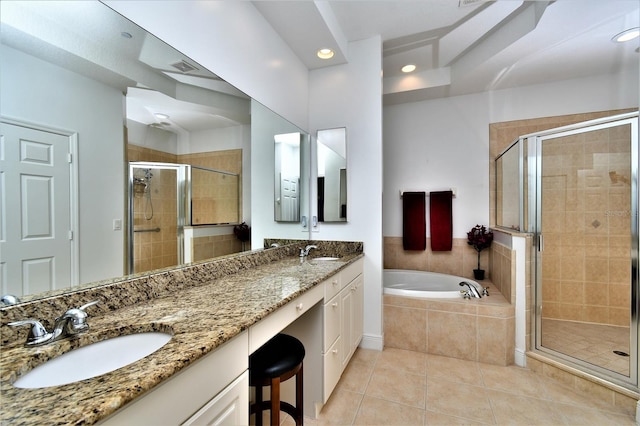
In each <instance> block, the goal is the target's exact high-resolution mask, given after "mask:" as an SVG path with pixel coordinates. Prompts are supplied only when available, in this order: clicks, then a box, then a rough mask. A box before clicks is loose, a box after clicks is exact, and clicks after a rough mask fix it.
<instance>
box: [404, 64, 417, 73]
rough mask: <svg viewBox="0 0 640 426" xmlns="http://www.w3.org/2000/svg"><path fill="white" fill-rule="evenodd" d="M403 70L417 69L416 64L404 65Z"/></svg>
mask: <svg viewBox="0 0 640 426" xmlns="http://www.w3.org/2000/svg"><path fill="white" fill-rule="evenodd" d="M401 70H402V72H413V71H415V70H416V66H415V65H413V64H408V65H405V66H404V67H402V68H401Z"/></svg>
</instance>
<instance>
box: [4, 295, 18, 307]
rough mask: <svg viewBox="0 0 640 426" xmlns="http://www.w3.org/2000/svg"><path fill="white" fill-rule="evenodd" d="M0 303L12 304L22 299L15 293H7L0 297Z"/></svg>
mask: <svg viewBox="0 0 640 426" xmlns="http://www.w3.org/2000/svg"><path fill="white" fill-rule="evenodd" d="M0 303H2V304H3V305H7V306H11V305H15V304H18V303H20V299H18V298H17V297H16V296H14V295H13V294H5V295H3V296H2V297H0Z"/></svg>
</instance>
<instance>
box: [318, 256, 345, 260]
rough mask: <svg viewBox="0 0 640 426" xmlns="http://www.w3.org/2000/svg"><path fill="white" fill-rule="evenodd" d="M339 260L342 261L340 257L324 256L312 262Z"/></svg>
mask: <svg viewBox="0 0 640 426" xmlns="http://www.w3.org/2000/svg"><path fill="white" fill-rule="evenodd" d="M338 259H340V258H339V257H331V256H324V257H314V258H313V259H311V260H321V261H328V260H338Z"/></svg>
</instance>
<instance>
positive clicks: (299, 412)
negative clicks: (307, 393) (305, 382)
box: [294, 364, 304, 426]
mask: <svg viewBox="0 0 640 426" xmlns="http://www.w3.org/2000/svg"><path fill="white" fill-rule="evenodd" d="M302 391H303V386H302V364H300V371H298V374H296V416H295V417H294V420H295V421H296V426H302V419H303V417H304V410H303V407H304V398H303V397H302Z"/></svg>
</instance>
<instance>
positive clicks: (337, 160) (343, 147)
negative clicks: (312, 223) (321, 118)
mask: <svg viewBox="0 0 640 426" xmlns="http://www.w3.org/2000/svg"><path fill="white" fill-rule="evenodd" d="M317 142H318V143H317V168H318V206H317V212H318V221H319V222H346V221H347V129H346V128H344V127H339V128H336V129H325V130H318V133H317Z"/></svg>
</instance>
